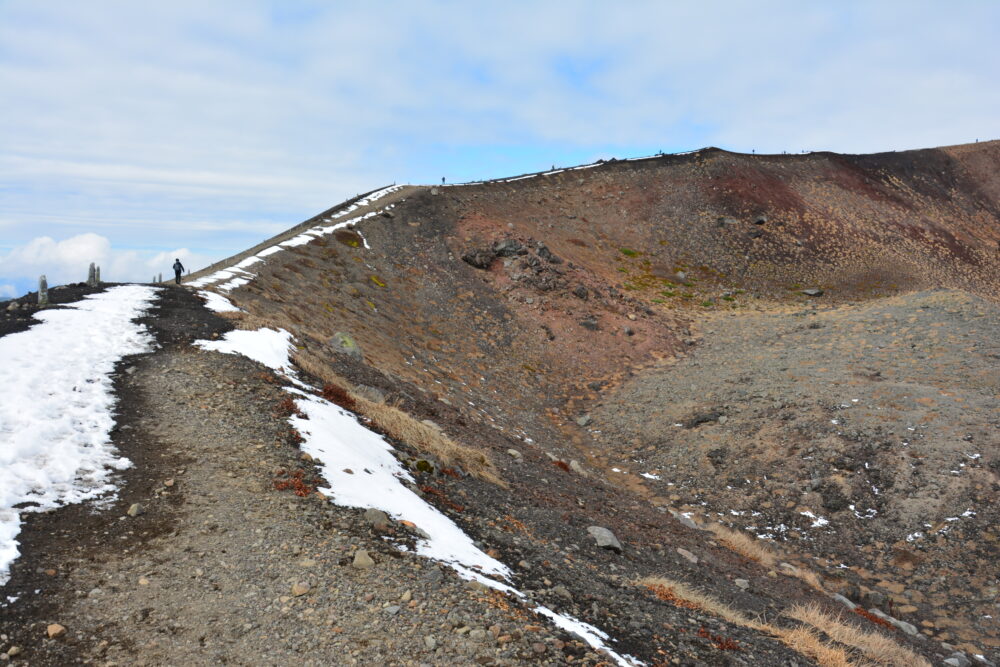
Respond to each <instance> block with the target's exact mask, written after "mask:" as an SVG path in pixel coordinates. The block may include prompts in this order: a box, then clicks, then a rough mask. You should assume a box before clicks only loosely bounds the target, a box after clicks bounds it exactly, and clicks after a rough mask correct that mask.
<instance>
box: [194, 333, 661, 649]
mask: <svg viewBox="0 0 1000 667" xmlns="http://www.w3.org/2000/svg"><path fill="white" fill-rule="evenodd" d="M195 345H197V346H198V347H200V348H202V349H205V350H214V351H218V352H225V353H229V354H242V355H243V356H246V357H249V358H251V359H253V360H255V361H258V362H260V363H262V364H264V365H265V366H267V367H269V368H271V369H273V370H275V371H278V372H280V373H282V374H284V375H285V376H287V377H288V378H289V379H290V380H292V381H293V382H295V383H296V384H297V385H298V386H299V387H301V389H297V388H294V387H290V388H287V389H286V390H287V391H288V392H290V393H291V394H293V395H294V396H295V397H296V399H295V403H296V406H297V408H298V409H299V410H300V411H301V412H302V414H304V415H305V418H303V417H300V416H298V415H292V416H291V417H290V418H289V423H290V424H291V425H292V427H293V428H295V429H296V430H297V431H298V432H299V434H300V435H301V436H302V437H303V442H302V444H301V449H302V451H303V452H306V453H308V454H309V455H310V456H312V457H313V459H314V460H317V461H319V466H320V469H321V471H322V474H323V477H324V479H325V480H326V483H327V487H326V488H323V489H319V491H320V492H321V493H323V494H324V495H326V496H327V497H329V498H330V499H331V501H332V502H334V503H336V504H338V505H342V506H346V507H356V508H359V509H368V508H374V509H379V510H382V511H383V512H385V513H386V514H388V515H389V516H391V517H393V518H395V519H397V520H400V521H409V522H411V523H413V524H414V525H415V526H416V527H417V529H418V530H419V532H420V534H421V535H422V537H421V538H420V539H418V540H417V543H416V552H417V553H418V554H419V555H421V556H424V557H426V558H430V559H432V560H436V561H439V562H442V563H444V564H446V565H448V566H450V567H451V568H452V569H454V570H455V571H456V572H457V573H458V574H459V576H461V577H463V578H465V579H469V580H475V581H479V582H480V583H482V584H483V585H485V586H488V587H490V588H492V589H495V590H499V591H503V592H504V593H507V594H509V595H512V596H514V597H516V598H518V599H522V600H523V599H525V595H524V594H523V593H521V592H520V591H519V590H517V589H516V588H514V587H513V586H511V585H510V583H509V582H510V578H511V572H510V569H509V568H508V567H507V566H506V565H504V564H503V563H501V562H500V561H498V560H496V559H495V558H492V557H491V556H489V555H487V554H486V553H484V552H483V551H482V550H481V549H479V548H478V547H477V546H476V545H475V543H474V542H473V541H472V539H471V538H470V537H469V536H468V535H466V534H465V532H464V531H462V529H461V528H459V527H458V526H457V525H456V524H455V523H454V522H453V521H452V520H451V519H449V518H448V517H447V516H445V515H444V514H442V513H441V512H440V511H439V510H438V509H437V508H436V507H434V506H433V505H431V504H429V503H427V502H426V501H424V500H423V499H422V498H420V497H419V496H418V495H416V494H415V493H413V492H412V491H411V490H410V489H409V488H408V487H407V486H405V484H406V483H413V482H414V479H413V477H412V476H411V475H410V473H409V472H408V471H407V470H406V469H405V468H404V467H403V466H402V464H400V463H399V461H398V460H397V459H396V457H395V456H393V453H392V452H393V449H392V447H391V446H390V445H389V443H388V442H386V440H385V439H384V438H383V437H382V436H380V435H378V434H377V433H375V432H374V431H371V430H369V429H367V428H366V427H365V426H364V425H363V424H361V423H360V422H359V421H358V419H357V417H356V416H355V415H353V414H352V413H350V412H348V411H347V410H344V409H343V408H341V407H340V406H337V405H335V404H334V403H331V402H330V401H327V400H325V399H323V398H320V397H318V396H315V395H313V394H311V393H309V392H307V391H303V389H306V388H307V385H305V384H304V383H302V382H301V381H300V380H298V378H297V377H296V375H295V371H294V369H293V368H292V364H291V361H290V360H289V357H288V353H289V350H290V349H291V347H292V342H291V334H290V333H288V332H287V331H284V330H278V331H275V330H273V329H260V330H258V331H230V332H229V333H227V334H226V335H225V337H224V338H223V339H221V340H218V341H207V340H200V341H196V342H195ZM397 548H399V547H397ZM492 577H498V578H501V579H503V581H500V580H498V579H496V578H492ZM534 611H535V612H536V613H538V614H541V615H543V616H545V617H547V618H549V619H550V620H551V621H552V622H553V623H554V624H555V625H556V626H557V627H559V628H561V629H563V630H565V631H566V632H570V633H572V634H575V635H576V636H578V637H580V638H581V639H583V640H584V641H585V642H586V643H587V644H588V645H590V646H591V647H593V648H594V649H596V650H599V651H603V652H604V653H606V654H607V655H608V656H609V657H611V658H612V659H613V660H614V661H615V662H616V663H617V664H618V665H620V666H621V667H636V666H638V665H643V664H644V663H643V662H641V661H640V660H637V659H636V658H634V657H632V656H628V655H620V654H618V653H616V652H615V651H613V650H612V649H611V648H610V647H609V646H608V645H607V643H606V642H607V640H608V635H607V634H606V633H604V632H602V631H601V630H599V629H597V628H595V627H594V626H592V625H589V624H587V623H584V622H582V621H580V620H578V619H576V618H573V617H572V616H568V615H564V614H559V613H557V612H554V611H552V610H551V609H548V608H547V607H542V606H539V607H535V608H534Z"/></svg>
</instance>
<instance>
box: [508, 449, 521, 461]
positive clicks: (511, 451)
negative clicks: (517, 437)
mask: <svg viewBox="0 0 1000 667" xmlns="http://www.w3.org/2000/svg"><path fill="white" fill-rule="evenodd" d="M507 453H508V454H510V456H511V457H512V458H515V459H517V460H518V461H520V460H521V459H522V458H524V456H523V455H522V454H521V452H519V451H517V450H516V449H508V450H507Z"/></svg>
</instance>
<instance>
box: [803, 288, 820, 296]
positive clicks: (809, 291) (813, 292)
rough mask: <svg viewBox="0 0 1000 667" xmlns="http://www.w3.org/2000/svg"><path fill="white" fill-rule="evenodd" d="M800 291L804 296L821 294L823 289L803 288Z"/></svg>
mask: <svg viewBox="0 0 1000 667" xmlns="http://www.w3.org/2000/svg"><path fill="white" fill-rule="evenodd" d="M802 293H803V294H805V295H806V296H823V290H821V289H804V290H802Z"/></svg>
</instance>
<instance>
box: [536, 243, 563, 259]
mask: <svg viewBox="0 0 1000 667" xmlns="http://www.w3.org/2000/svg"><path fill="white" fill-rule="evenodd" d="M535 250H536V252H538V256H539V257H541V258H542V259H544V260H545V261H546V262H549V263H550V264H562V259H561V258H559V257H556V256H555V255H553V254H552V251H551V250H549V247H548V246H547V245H545V244H544V243H542V242H541V241H539V242H538V243H537V244H536V245H535Z"/></svg>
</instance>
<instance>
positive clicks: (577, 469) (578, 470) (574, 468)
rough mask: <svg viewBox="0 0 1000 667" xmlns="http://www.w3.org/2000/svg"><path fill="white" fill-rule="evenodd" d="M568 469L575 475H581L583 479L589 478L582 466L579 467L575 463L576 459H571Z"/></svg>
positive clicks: (577, 462)
mask: <svg viewBox="0 0 1000 667" xmlns="http://www.w3.org/2000/svg"><path fill="white" fill-rule="evenodd" d="M569 469H570V470H572V471H573V472H575V473H576V474H577V475H582V476H583V477H589V473H588V472H587V471H586V470H584V469H583V466H582V465H580V462H579V461H577V460H576V459H572V460H571V461H570V462H569Z"/></svg>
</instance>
